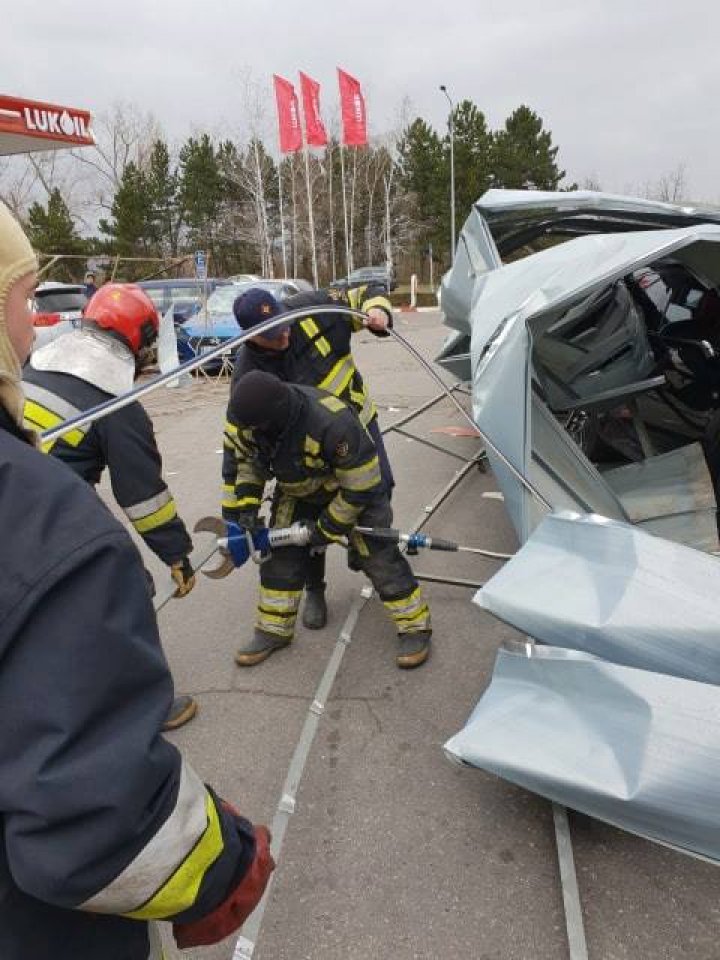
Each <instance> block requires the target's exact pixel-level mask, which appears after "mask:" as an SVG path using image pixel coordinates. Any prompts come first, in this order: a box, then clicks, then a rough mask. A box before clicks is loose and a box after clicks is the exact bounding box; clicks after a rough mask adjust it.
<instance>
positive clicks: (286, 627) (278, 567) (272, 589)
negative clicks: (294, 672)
mask: <svg viewBox="0 0 720 960" xmlns="http://www.w3.org/2000/svg"><path fill="white" fill-rule="evenodd" d="M328 499H330V498H328ZM327 502H328V501H327V500H316V499H314V498H313V499H312V500H303V499H298V498H296V497H291V496H288V495H287V494H285V493H283V492H282V490H280V489H276V491H275V496H274V497H273V503H272V510H271V514H270V526H271V527H287V526H290V524H291V523H294V522H296V521H303V520H307V521H313V520H316V519H317V517H318V516H319V515H320V513H321V512H322V510H323V507H324V506H325V505H326V503H327ZM391 524H392V508H391V506H390V501H389V500H388V498H387V497H386V496H384V495H383V496H379V497H377V498H376V499H375V500H373V501H372V502H371V503H370V504H368V506H367V507H366V508H365V509H364V510H363V512H362V513H361V514H360V516H359V518H358V525H360V526H367V527H389V526H391ZM313 559H314V558H313V557H312V556H311V549H310V548H309V547H279V548H278V549H277V550H275V551H274V552H273V553H272V555H271V556H270V559H269V560H267V561H266V562H265V563H263V564H262V566H261V567H260V596H259V600H258V608H257V620H256V624H255V630H256V633H259V634H260V635H264V636H267V635H270V636H273V637H280V638H282V639H284V640H287V641H290V640H292V638H293V636H294V633H295V621H296V620H297V613H298V607H299V605H300V597H301V595H302V589H303V584H304V583H305V580H306V577H307V572H308V567H309V566H310V565H311V563H312V560H313ZM348 559H349V564H350V566H351V568H352V569H354V570H361V571H362V572H363V573H364V574H365V575H366V576H367V577H368V579H369V580H370V582H371V583H372V585H373V587H374V588H375V590H376V591H377V593H378V595H379V596H380V599H381V600H382V603H383V606H384V607H385V610H386V612H387V613H388V615H389V616H390V618H391V620H392V621H393V623H394V624H395V628H396V629H397V632H398V634H399V635H400V636H402V635H404V634H408V633H426V634H428V635H429V634H430V632H431V623H430V611H429V609H428V605H427V603H426V602H425V598H424V596H423V593H422V590H421V588H420V586H419V585H418V582H417V580H416V579H415V576H414V574H413V572H412V570H411V568H410V564H409V563H408V562H407V560H406V559H405V557H404V556H403V555H402V553H400V551H399V550H398V548H397V546H396V545H395V544H393V543H387V542H386V541H382V540H373V539H371V538H369V537H362V536H360V535H359V534H355V533H353V534H352V535H351V538H350V550H349V558H348Z"/></svg>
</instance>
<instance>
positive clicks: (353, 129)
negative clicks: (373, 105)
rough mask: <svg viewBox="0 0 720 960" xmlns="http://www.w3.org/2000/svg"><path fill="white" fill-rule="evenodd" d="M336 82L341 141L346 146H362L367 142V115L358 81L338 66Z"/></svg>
mask: <svg viewBox="0 0 720 960" xmlns="http://www.w3.org/2000/svg"><path fill="white" fill-rule="evenodd" d="M338 82H339V83H340V111H341V113H342V126H343V143H344V144H345V146H346V147H364V146H365V145H366V144H367V142H368V138H367V116H366V114H365V98H364V97H363V94H362V90H361V89H360V81H359V80H356V79H355V77H351V76H350V74H349V73H345V71H344V70H341V69H340V67H338Z"/></svg>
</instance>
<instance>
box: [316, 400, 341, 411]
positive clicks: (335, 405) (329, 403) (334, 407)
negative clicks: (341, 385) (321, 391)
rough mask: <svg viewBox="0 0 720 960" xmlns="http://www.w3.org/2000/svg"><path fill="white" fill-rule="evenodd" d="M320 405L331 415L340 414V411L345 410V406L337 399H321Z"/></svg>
mask: <svg viewBox="0 0 720 960" xmlns="http://www.w3.org/2000/svg"><path fill="white" fill-rule="evenodd" d="M320 403H321V404H322V405H323V406H324V407H325V409H326V410H329V411H330V412H331V413H340V411H341V410H344V409H345V404H344V403H343V402H342V400H338V398H337V397H323V398H322V400H321V401H320Z"/></svg>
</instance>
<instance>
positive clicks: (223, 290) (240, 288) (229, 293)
mask: <svg viewBox="0 0 720 960" xmlns="http://www.w3.org/2000/svg"><path fill="white" fill-rule="evenodd" d="M252 287H260V289H261V290H267V292H268V293H271V294H272V295H273V296H274V297H278V298H279V297H280V296H281V295H282V293H283V287H284V283H283V282H282V281H281V280H265V281H263V282H262V283H256V282H252V283H234V284H233V285H232V286H229V287H218V289H217V290H216V291H215V292H214V293H213V294H212V296H210V297H208V304H207V308H208V313H211V314H229V313H230V314H231V313H232V308H233V303H234V302H235V299H236V298H237V297H239V296H240V294H241V293H245V291H246V290H250V289H251V288H252Z"/></svg>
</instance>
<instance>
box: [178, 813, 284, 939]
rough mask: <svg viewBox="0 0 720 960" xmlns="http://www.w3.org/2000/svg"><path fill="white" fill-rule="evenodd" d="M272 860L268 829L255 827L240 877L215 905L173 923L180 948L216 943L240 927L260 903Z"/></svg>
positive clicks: (270, 871) (272, 863) (271, 868)
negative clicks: (199, 915)
mask: <svg viewBox="0 0 720 960" xmlns="http://www.w3.org/2000/svg"><path fill="white" fill-rule="evenodd" d="M274 869H275V861H274V860H273V858H272V856H271V854H270V831H269V830H268V828H267V827H255V856H254V857H253V860H252V862H251V863H250V866H249V867H248V869H247V870H246V871H245V874H244V875H243V878H242V880H241V881H240V883H239V884H237V886H235V887H234V888H233V889H232V890H231V891H230V893H229V895H228V896H227V897H226V898H225V899H224V900H223V902H222V903H221V904H220V906H219V907H216V908H215V909H214V910H213V912H212V913H210V914H208V915H207V916H206V917H202V918H201V919H200V920H194V921H193V922H192V923H174V924H173V935H174V936H175V942H176V943H177V945H178V947H180V949H181V950H186V949H188V948H189V947H206V946H210V945H211V944H213V943H219V942H220V941H221V940H224V939H225V938H226V937H229V936H230V934H231V933H233V932H234V931H235V930H237V929H238V928H239V927H241V926H242V925H243V924H244V923H245V921H246V920H247V918H248V917H249V916H250V914H251V913H252V912H253V910H254V909H255V907H256V906H257V905H258V903H259V902H260V900H261V898H262V895H263V893H264V892H265V887H266V886H267V884H268V880H269V879H270V874H271V873H272V872H273V870H274Z"/></svg>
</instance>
